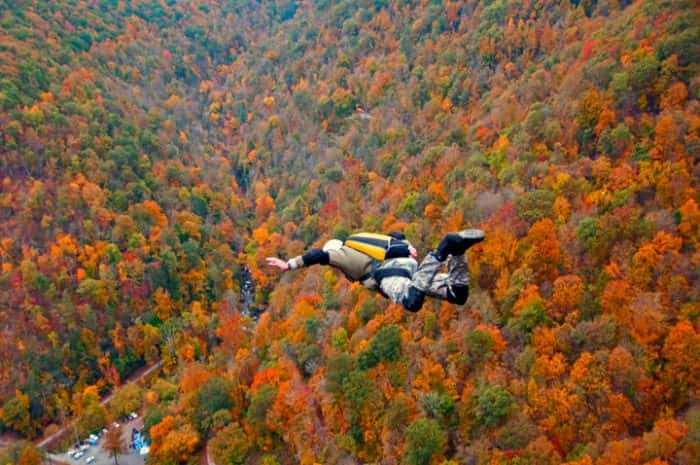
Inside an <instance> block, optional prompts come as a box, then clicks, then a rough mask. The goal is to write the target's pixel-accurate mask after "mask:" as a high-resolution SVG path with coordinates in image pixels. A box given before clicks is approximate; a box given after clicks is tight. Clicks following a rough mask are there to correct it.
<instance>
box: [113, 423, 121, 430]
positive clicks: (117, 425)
mask: <svg viewBox="0 0 700 465" xmlns="http://www.w3.org/2000/svg"><path fill="white" fill-rule="evenodd" d="M112 426H114V427H115V428H119V427H120V426H121V425H120V424H119V422H118V421H115V422H114V423H112Z"/></svg>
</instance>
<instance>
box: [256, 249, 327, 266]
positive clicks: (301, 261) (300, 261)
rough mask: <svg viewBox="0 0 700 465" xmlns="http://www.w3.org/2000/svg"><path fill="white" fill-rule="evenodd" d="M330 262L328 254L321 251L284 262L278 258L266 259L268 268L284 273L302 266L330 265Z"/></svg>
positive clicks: (312, 250)
mask: <svg viewBox="0 0 700 465" xmlns="http://www.w3.org/2000/svg"><path fill="white" fill-rule="evenodd" d="M329 260H330V257H329V255H328V252H326V251H324V250H321V249H311V250H309V251H308V252H306V253H305V254H304V255H303V256H300V257H294V258H292V259H291V260H289V261H284V260H282V259H281V258H277V257H268V258H266V259H265V263H266V264H267V265H268V266H275V267H277V268H279V269H280V270H282V271H289V270H294V269H296V268H300V267H302V266H311V265H319V264H320V265H328V264H329Z"/></svg>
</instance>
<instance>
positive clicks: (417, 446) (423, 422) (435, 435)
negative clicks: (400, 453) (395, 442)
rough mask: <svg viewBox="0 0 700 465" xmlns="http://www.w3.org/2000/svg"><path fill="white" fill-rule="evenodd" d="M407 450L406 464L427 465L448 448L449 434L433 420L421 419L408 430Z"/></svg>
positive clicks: (414, 422)
mask: <svg viewBox="0 0 700 465" xmlns="http://www.w3.org/2000/svg"><path fill="white" fill-rule="evenodd" d="M406 440H407V450H406V455H405V456H404V463H406V464H408V465H427V464H429V463H430V462H431V460H432V459H433V457H434V456H436V455H441V454H443V453H444V452H445V449H446V448H447V434H446V433H445V431H444V430H443V429H442V428H441V427H440V424H439V423H438V422H437V421H436V420H433V419H432V418H419V419H418V420H415V421H413V422H412V423H411V424H410V425H409V426H408V428H407V429H406Z"/></svg>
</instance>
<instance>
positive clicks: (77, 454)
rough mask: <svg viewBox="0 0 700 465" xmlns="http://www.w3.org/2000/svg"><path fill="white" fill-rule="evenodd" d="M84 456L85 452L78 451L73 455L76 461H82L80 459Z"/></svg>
mask: <svg viewBox="0 0 700 465" xmlns="http://www.w3.org/2000/svg"><path fill="white" fill-rule="evenodd" d="M83 455H85V452H83V451H78V452H76V453H75V454H73V458H74V459H75V460H78V459H80V457H82V456H83Z"/></svg>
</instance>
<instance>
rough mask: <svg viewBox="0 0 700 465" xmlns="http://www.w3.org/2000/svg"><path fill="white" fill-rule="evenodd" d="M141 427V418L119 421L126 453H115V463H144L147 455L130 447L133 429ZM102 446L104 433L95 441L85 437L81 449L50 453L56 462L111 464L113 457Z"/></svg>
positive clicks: (95, 464) (89, 464)
mask: <svg viewBox="0 0 700 465" xmlns="http://www.w3.org/2000/svg"><path fill="white" fill-rule="evenodd" d="M111 427H115V426H111ZM142 427H143V421H142V420H141V418H136V419H132V420H130V421H128V422H120V423H119V429H120V430H121V432H122V439H123V442H124V445H125V446H126V447H127V451H126V453H124V454H119V455H117V463H118V464H119V465H144V463H146V457H147V456H146V455H141V454H140V452H139V450H135V449H133V448H132V447H131V446H132V437H133V433H134V429H136V430H137V431H141V428H142ZM93 439H95V438H93ZM90 442H92V444H91V443H90ZM103 446H104V434H102V435H100V437H99V438H98V439H97V441H94V440H93V441H90V438H87V439H86V440H85V441H84V443H83V444H82V446H81V448H82V450H81V449H80V448H76V447H75V446H74V447H71V448H70V449H69V450H68V451H67V452H66V453H64V454H51V458H52V459H53V460H55V461H57V462H63V463H66V464H70V465H113V464H114V457H112V456H110V452H109V451H108V450H106V449H104V448H103ZM79 452H82V453H79Z"/></svg>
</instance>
